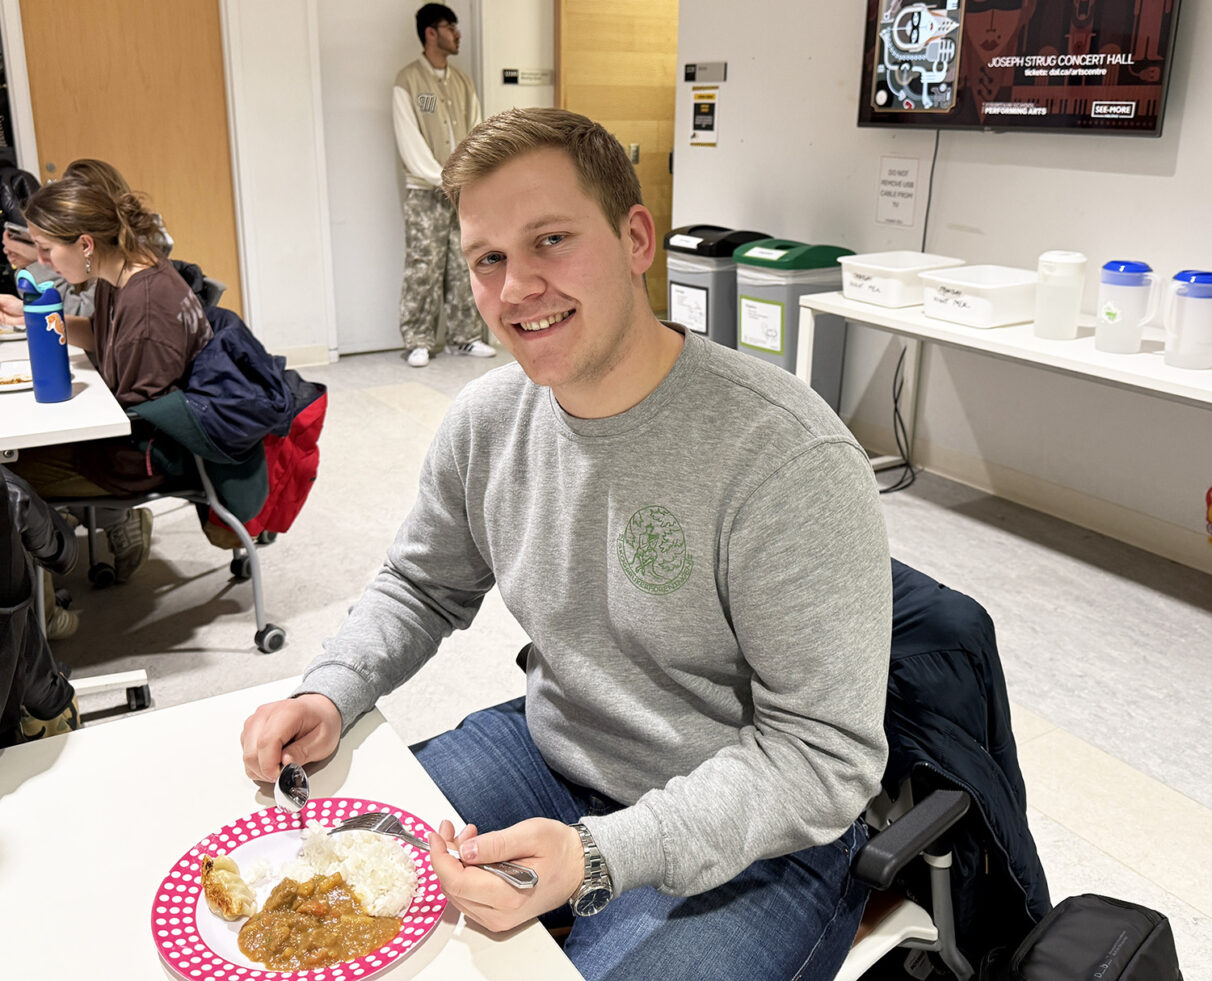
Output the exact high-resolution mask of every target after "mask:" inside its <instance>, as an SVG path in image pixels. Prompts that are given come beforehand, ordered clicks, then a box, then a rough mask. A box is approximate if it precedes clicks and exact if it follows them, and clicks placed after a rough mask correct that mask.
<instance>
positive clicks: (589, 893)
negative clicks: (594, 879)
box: [573, 886, 610, 916]
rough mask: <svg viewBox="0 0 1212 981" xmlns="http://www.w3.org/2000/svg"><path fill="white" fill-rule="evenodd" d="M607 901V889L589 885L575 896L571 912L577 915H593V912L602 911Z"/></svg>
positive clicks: (608, 892) (608, 893) (608, 896)
mask: <svg viewBox="0 0 1212 981" xmlns="http://www.w3.org/2000/svg"><path fill="white" fill-rule="evenodd" d="M608 902H610V890H609V889H606V888H605V887H602V886H598V887H590V888H588V889H586V890H585V891H584V892H583V893H581V894H580V895H579V896H577V899H576V904H575V905H574V907H573V912H574V913H576V915H577V916H593V914H594V913H600V912H602V910H604V909H605V908H606V904H607V903H608Z"/></svg>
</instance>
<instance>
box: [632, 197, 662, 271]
mask: <svg viewBox="0 0 1212 981" xmlns="http://www.w3.org/2000/svg"><path fill="white" fill-rule="evenodd" d="M624 231H625V233H626V235H627V238H628V241H629V242H630V243H631V273H632V275H633V276H642V275H643V274H644V273H646V272H647V271H648V267H649V266H651V265H652V260H653V259H654V258H655V257H656V223H655V222H654V221H653V220H652V212H651V211H649V210H648V209H647V208H645V207H644V206H643V205H642V204H633V205H632V206H631V210H630V211H629V212H628V213H627V222H626V227H625V229H624Z"/></svg>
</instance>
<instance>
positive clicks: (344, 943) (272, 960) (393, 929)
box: [239, 873, 401, 971]
mask: <svg viewBox="0 0 1212 981" xmlns="http://www.w3.org/2000/svg"><path fill="white" fill-rule="evenodd" d="M400 923H401V920H400V918H399V917H396V916H371V915H370V914H369V913H367V912H366V911H365V910H364V909H363V908H362V904H361V903H359V902H358V899H357V897H356V896H355V895H354V894H353V893H352V892H351V891H350V889H349V887H348V886H347V885H346V884H345V880H344V879H343V878H342V877H341V875H340V873H337V874H335V875H317V876H315V877H314V878H311V879H308V880H307V881H306V882H302V883H300V882H295V880H294V879H283V880H282V881H281V882H280V883H278V885H277V886H276V887H275V888H274V891H273V892H271V893H270V894H269V898H268V899H267V900H266V901H265V906H264V908H263V909H262V910H261V912H260V913H254V914H253V915H252V916H250V917H249V918H248V922H247V923H245V924H244V926H243V927H241V928H240V936H239V944H240V951H241V953H243V954H244V956H245V957H247V958H249V959H250V960H254V961H257V962H258V963H261V964H264V965H265V966H266V967H269V968H273V969H274V970H277V971H289V970H309V969H311V968H317V967H328V966H329V965H330V964H339V963H341V962H342V961H351V960H354V959H356V958H358V957H362V956H364V955H365V954H369V953H370V952H371V951H374V950H378V949H379V948H380V947H382V946H383V945H384V944H385V943H387V942H388V941H390V940H391V939H392V938H393V937H395V935H396V934H397V933H399V932H400Z"/></svg>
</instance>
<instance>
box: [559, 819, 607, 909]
mask: <svg viewBox="0 0 1212 981" xmlns="http://www.w3.org/2000/svg"><path fill="white" fill-rule="evenodd" d="M572 829H573V830H574V831H575V832H576V833H577V834H578V835H580V836H581V847H582V848H583V849H584V850H585V878H584V879H583V880H581V884H580V885H579V886H578V887H577V891H576V892H574V893H573V894H572V898H571V899H570V900H568V905H569V906H570V907H571V908H572V913H573V915H574V916H593V915H594V913H600V912H602V910H604V909H605V908H606V904H607V903H609V902H610V901H611V900H612V899H614V883H612V882H611V881H610V871H609V870H608V869H607V868H606V860H605V859H604V858H602V853H601V852H600V851H598V846H597V844H596V843H595V842H594V840H593V835H591V834H590V833H589V829H588V828H587V827H585V825H583V824H579V823H578V824H574V825H572Z"/></svg>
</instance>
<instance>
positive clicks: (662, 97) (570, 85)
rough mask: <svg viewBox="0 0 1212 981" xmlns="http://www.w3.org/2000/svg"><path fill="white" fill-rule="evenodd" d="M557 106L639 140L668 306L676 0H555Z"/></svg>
mask: <svg viewBox="0 0 1212 981" xmlns="http://www.w3.org/2000/svg"><path fill="white" fill-rule="evenodd" d="M555 39H556V94H555V98H556V105H557V106H559V107H561V108H563V109H571V110H572V111H573V112H579V113H582V114H583V115H586V116H588V117H589V118H590V119H594V120H597V121H598V122H600V123H601V124H602V125H603V126H605V127H606V128H607V129H608V130H610V132H611V133H613V134H614V135H615V136H616V137H618V140H619V142H620V143H622V144H623V146H624V147H625V148H627V149H628V150H631V148H632V146H633V145H636V146H638V148H639V149H638V152H639V161H638V162H637V163H636V172H637V173H638V175H639V178H640V186H641V187H642V188H643V192H644V204H646V205H647V206H648V209H649V210H650V211H651V212H652V216H653V219H654V220H655V221H656V230H657V252H656V260H655V261H654V262H653V264H652V268H651V269H650V270H649V271H648V299H649V302H650V303H651V304H652V309H653V310H655V311H657V312H658V313H663V312H664V310H665V306H666V295H665V293H666V291H665V250H664V249H663V248H662V247H661V243H662V242H663V241H664V238H665V234H666V233H667V232H668V231H669V227H670V220H671V218H672V214H673V175H672V174H671V173H670V172H669V155H670V153H672V152H673V116H674V107H675V104H676V88H677V54H678V51H677V49H678V2H677V0H611V2H610V3H602V2H601V0H555Z"/></svg>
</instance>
